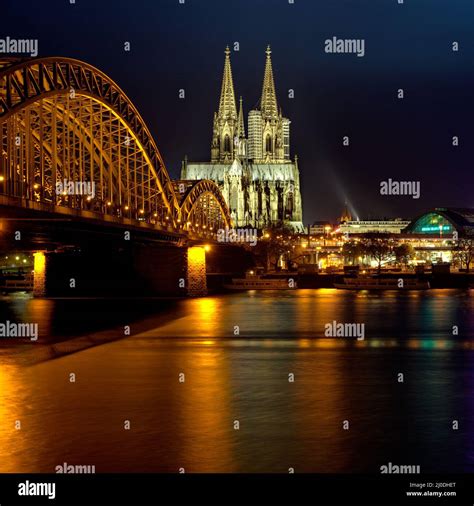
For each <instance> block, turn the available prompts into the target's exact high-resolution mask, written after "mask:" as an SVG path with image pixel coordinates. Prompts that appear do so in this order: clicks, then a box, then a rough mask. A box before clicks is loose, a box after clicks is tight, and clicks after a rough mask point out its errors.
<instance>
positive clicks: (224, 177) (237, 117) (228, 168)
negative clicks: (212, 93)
mask: <svg viewBox="0 0 474 506" xmlns="http://www.w3.org/2000/svg"><path fill="white" fill-rule="evenodd" d="M181 178H182V179H186V180H199V179H210V180H212V181H214V182H216V183H217V184H218V186H219V188H220V190H221V192H222V194H223V196H224V199H225V201H226V203H227V205H228V207H229V209H230V212H231V216H232V218H233V221H234V224H235V226H237V227H243V226H251V227H254V228H258V229H265V228H269V227H272V226H277V225H281V224H285V225H287V226H289V227H291V228H292V229H293V230H295V231H300V232H302V231H304V227H303V223H302V221H303V217H302V202H301V193H300V179H299V170H298V161H297V157H296V156H295V159H294V161H292V160H291V159H290V120H289V119H288V118H285V117H283V116H282V112H281V109H280V108H279V106H278V102H277V97H276V91H275V82H274V78H273V68H272V60H271V50H270V47H268V48H267V51H266V63H265V72H264V79H263V86H262V94H261V98H260V102H259V106H258V108H257V109H254V110H252V111H250V112H249V115H248V138H247V136H246V133H245V123H244V112H243V105H242V99H240V104H239V110H237V105H236V100H235V92H234V83H233V78H232V69H231V63H230V50H229V48H227V49H226V51H225V61H224V75H223V79H222V88H221V95H220V100H219V107H218V111H217V112H216V113H215V114H214V121H213V132H212V142H211V161H210V162H188V160H187V159H185V160H184V162H183V167H182V171H181Z"/></svg>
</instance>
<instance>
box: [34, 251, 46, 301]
mask: <svg viewBox="0 0 474 506" xmlns="http://www.w3.org/2000/svg"><path fill="white" fill-rule="evenodd" d="M33 258H34V263H33V296H34V297H44V296H45V295H46V261H47V257H46V255H45V254H44V251H36V252H35V253H33Z"/></svg>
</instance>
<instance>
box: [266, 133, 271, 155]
mask: <svg viewBox="0 0 474 506" xmlns="http://www.w3.org/2000/svg"><path fill="white" fill-rule="evenodd" d="M265 151H266V152H267V153H271V152H272V138H271V136H270V135H267V139H266V141H265Z"/></svg>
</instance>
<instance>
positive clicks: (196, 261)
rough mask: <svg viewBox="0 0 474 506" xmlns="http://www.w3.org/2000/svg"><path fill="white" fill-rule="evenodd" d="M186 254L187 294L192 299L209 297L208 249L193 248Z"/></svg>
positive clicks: (202, 247)
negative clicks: (207, 275) (203, 296)
mask: <svg viewBox="0 0 474 506" xmlns="http://www.w3.org/2000/svg"><path fill="white" fill-rule="evenodd" d="M186 253H187V254H186V278H187V279H186V281H187V283H186V285H187V293H188V295H189V296H191V297H198V296H202V295H207V278H206V248H205V247H204V246H191V247H189V248H188V250H187V252H186Z"/></svg>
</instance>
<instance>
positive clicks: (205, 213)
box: [174, 179, 232, 235]
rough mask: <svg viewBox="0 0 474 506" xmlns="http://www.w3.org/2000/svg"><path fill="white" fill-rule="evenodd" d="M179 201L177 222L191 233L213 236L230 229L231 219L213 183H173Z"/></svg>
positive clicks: (203, 181) (206, 181)
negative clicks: (219, 230) (219, 231)
mask: <svg viewBox="0 0 474 506" xmlns="http://www.w3.org/2000/svg"><path fill="white" fill-rule="evenodd" d="M174 185H175V193H176V195H178V196H179V199H180V212H179V221H180V223H182V224H183V228H184V229H185V230H187V231H189V232H192V233H204V234H212V235H213V234H215V233H216V232H217V230H218V229H222V228H225V227H229V228H230V227H232V219H231V216H230V213H229V209H228V207H227V204H226V202H225V200H224V197H223V196H222V193H221V191H220V190H219V187H218V186H217V184H216V183H215V182H214V181H210V180H209V179H202V180H200V181H190V180H180V181H174Z"/></svg>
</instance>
